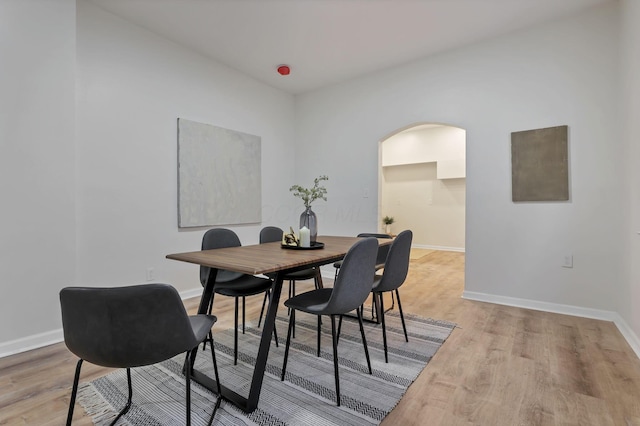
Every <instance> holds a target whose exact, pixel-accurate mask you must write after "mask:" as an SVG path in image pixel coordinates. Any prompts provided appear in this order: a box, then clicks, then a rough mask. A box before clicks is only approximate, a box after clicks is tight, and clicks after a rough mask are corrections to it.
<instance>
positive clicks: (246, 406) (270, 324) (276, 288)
mask: <svg viewBox="0 0 640 426" xmlns="http://www.w3.org/2000/svg"><path fill="white" fill-rule="evenodd" d="M216 273H217V270H216V269H211V272H209V279H208V280H207V284H206V285H205V288H204V291H203V293H202V299H200V307H199V308H198V313H204V314H206V313H207V311H208V308H209V303H210V300H211V297H212V296H213V285H214V283H215V277H216ZM283 276H284V273H282V272H278V273H277V275H276V279H275V280H274V282H273V285H272V287H271V292H272V293H271V302H270V303H269V309H268V310H267V315H266V317H265V320H264V324H263V326H262V335H261V337H260V345H259V346H258V354H257V355H256V365H255V368H254V370H253V377H252V379H251V386H250V388H249V396H248V397H245V396H243V395H240V394H238V393H237V392H235V391H233V390H231V389H229V388H227V387H226V386H224V385H223V384H221V385H220V387H221V390H222V397H223V398H224V399H226V400H228V401H230V402H232V403H233V404H234V405H236V406H237V407H238V408H240V409H241V410H242V411H244V412H246V413H250V412H252V411H253V410H255V409H256V407H257V406H258V400H259V399H260V390H261V389H262V381H263V379H264V372H265V370H266V367H267V357H268V355H269V346H270V344H271V336H272V335H273V328H274V325H275V322H276V312H277V310H278V303H279V302H280V293H281V291H282V277H283ZM196 352H197V350H194V351H193V353H192V356H191V368H192V373H191V377H192V378H193V380H194V381H196V382H198V383H200V384H201V385H202V386H204V387H206V388H207V389H209V390H211V391H213V392H216V393H217V391H218V384H217V382H216V381H215V380H214V379H213V378H211V377H209V376H208V375H206V374H204V373H202V372H200V371H197V370H195V369H193V365H194V362H195V359H196Z"/></svg>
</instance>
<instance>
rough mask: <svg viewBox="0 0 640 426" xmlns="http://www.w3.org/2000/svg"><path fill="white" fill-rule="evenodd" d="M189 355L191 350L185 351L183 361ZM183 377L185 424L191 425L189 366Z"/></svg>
mask: <svg viewBox="0 0 640 426" xmlns="http://www.w3.org/2000/svg"><path fill="white" fill-rule="evenodd" d="M211 352H213V341H212V342H211ZM190 355H191V351H189V352H187V359H186V360H185V363H186V362H188V360H189V358H190ZM184 377H185V384H184V386H185V389H186V395H185V401H184V406H185V410H186V413H187V426H191V369H190V368H186V369H185V372H184Z"/></svg>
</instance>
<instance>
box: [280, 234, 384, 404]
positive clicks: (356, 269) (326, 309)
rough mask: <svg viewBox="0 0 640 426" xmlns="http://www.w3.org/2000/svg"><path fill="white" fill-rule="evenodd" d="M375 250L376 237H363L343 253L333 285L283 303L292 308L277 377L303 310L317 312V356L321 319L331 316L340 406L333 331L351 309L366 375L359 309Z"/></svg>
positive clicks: (368, 287) (368, 288)
mask: <svg viewBox="0 0 640 426" xmlns="http://www.w3.org/2000/svg"><path fill="white" fill-rule="evenodd" d="M377 251H378V241H377V240H376V239H375V238H366V239H363V240H360V241H358V242H356V243H355V244H354V245H353V246H352V247H351V249H350V250H349V251H348V252H347V254H346V255H345V257H344V262H343V263H342V267H341V272H340V275H338V279H337V280H336V281H335V283H334V286H333V288H323V289H319V290H311V291H308V292H306V293H302V294H299V295H297V296H295V297H292V298H291V299H288V300H287V301H286V302H285V303H284V304H285V306H286V307H288V308H290V309H291V313H290V314H289V331H288V332H287V346H286V348H285V352H284V363H283V365H282V375H281V377H280V380H284V377H285V373H286V369H287V359H288V357H289V346H290V343H291V331H292V329H293V324H294V323H295V314H296V311H302V312H306V313H308V314H312V315H317V317H318V356H320V319H321V316H322V315H329V316H330V317H331V336H332V341H333V370H334V375H335V382H336V400H337V404H338V406H339V405H340V378H339V374H338V334H337V332H336V321H335V319H336V318H335V317H336V316H337V315H343V314H346V313H348V312H351V311H353V310H355V311H357V314H358V322H359V324H360V334H361V335H362V344H363V346H364V353H365V356H366V358H367V365H368V367H369V374H371V372H372V370H371V360H370V359H369V349H368V348H367V340H366V337H365V335H364V327H363V325H362V313H361V312H360V309H359V308H360V306H361V305H362V303H363V302H364V301H365V299H366V298H367V296H369V294H370V292H371V282H372V281H373V278H374V275H375V271H374V265H375V261H376V253H377Z"/></svg>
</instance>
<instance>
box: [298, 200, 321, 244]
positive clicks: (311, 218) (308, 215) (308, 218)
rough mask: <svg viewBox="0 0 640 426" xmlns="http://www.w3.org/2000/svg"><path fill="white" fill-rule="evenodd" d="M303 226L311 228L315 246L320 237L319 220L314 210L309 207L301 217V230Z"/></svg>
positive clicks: (310, 231)
mask: <svg viewBox="0 0 640 426" xmlns="http://www.w3.org/2000/svg"><path fill="white" fill-rule="evenodd" d="M303 226H306V227H307V228H309V234H310V240H311V244H312V245H313V244H314V243H315V242H316V237H317V236H318V218H317V217H316V214H315V213H314V212H313V210H311V206H309V207H307V208H306V210H305V211H303V212H302V214H301V215H300V228H302V227H303Z"/></svg>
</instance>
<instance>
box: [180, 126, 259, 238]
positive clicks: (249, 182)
mask: <svg viewBox="0 0 640 426" xmlns="http://www.w3.org/2000/svg"><path fill="white" fill-rule="evenodd" d="M260 143H261V141H260V137H259V136H255V135H250V134H247V133H242V132H238V131H235V130H229V129H224V128H222V127H217V126H212V125H210V124H204V123H198V122H195V121H189V120H185V119H183V118H179V119H178V226H179V227H180V228H188V227H197V226H212V225H235V224H244V223H259V222H261V221H262V186H261V166H260V164H261V146H260Z"/></svg>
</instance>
